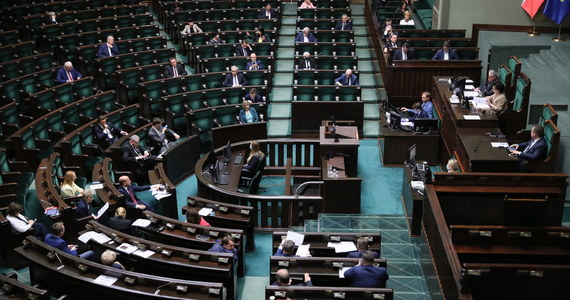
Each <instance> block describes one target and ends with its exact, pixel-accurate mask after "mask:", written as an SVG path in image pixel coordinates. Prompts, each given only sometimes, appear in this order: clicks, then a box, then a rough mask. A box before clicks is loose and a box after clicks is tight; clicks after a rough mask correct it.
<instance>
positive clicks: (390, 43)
mask: <svg viewBox="0 0 570 300" xmlns="http://www.w3.org/2000/svg"><path fill="white" fill-rule="evenodd" d="M400 47H402V42H400V41H397V42H396V43H392V42H391V41H388V42H386V48H400Z"/></svg>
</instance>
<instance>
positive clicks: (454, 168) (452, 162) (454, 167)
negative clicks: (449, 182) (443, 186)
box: [446, 158, 461, 173]
mask: <svg viewBox="0 0 570 300" xmlns="http://www.w3.org/2000/svg"><path fill="white" fill-rule="evenodd" d="M446 168H447V172H448V173H460V172H461V168H460V167H459V162H458V161H457V159H455V158H451V159H449V160H448V161H447V165H446Z"/></svg>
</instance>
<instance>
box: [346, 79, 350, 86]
mask: <svg viewBox="0 0 570 300" xmlns="http://www.w3.org/2000/svg"><path fill="white" fill-rule="evenodd" d="M347 85H350V77H348V84H347Z"/></svg>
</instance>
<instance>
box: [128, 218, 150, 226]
mask: <svg viewBox="0 0 570 300" xmlns="http://www.w3.org/2000/svg"><path fill="white" fill-rule="evenodd" d="M148 225H150V220H147V219H137V220H136V221H134V222H133V224H132V226H138V227H147V226H148Z"/></svg>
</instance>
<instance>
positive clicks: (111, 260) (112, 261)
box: [101, 250, 125, 270]
mask: <svg viewBox="0 0 570 300" xmlns="http://www.w3.org/2000/svg"><path fill="white" fill-rule="evenodd" d="M101 263H103V264H104V265H106V266H111V267H113V268H115V269H120V270H124V269H125V266H123V264H121V263H120V262H118V261H117V253H115V251H112V250H105V252H103V253H102V254H101Z"/></svg>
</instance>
